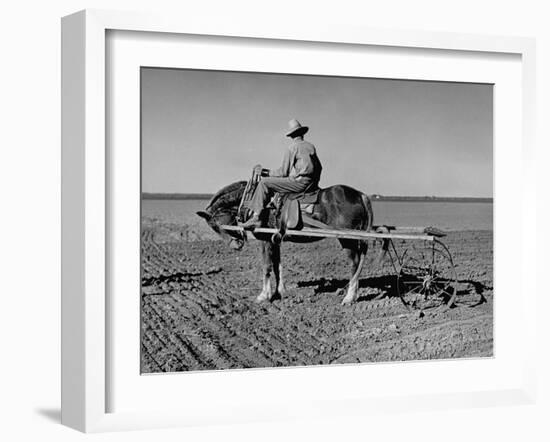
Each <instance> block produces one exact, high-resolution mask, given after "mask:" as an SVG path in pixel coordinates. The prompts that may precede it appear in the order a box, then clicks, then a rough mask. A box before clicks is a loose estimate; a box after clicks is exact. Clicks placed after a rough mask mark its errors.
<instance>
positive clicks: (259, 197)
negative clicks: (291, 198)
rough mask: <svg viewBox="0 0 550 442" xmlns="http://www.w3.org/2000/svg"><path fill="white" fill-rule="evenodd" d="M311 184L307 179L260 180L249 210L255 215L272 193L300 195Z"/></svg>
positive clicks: (271, 178)
mask: <svg viewBox="0 0 550 442" xmlns="http://www.w3.org/2000/svg"><path fill="white" fill-rule="evenodd" d="M310 184H311V180H310V179H309V178H300V180H297V179H296V178H290V177H284V178H279V177H267V178H262V179H261V180H260V182H259V183H258V186H257V187H256V190H255V191H254V196H253V197H252V202H251V204H250V208H251V209H252V210H253V211H254V213H256V214H260V212H261V211H262V210H263V209H264V207H265V206H266V204H267V203H268V201H269V199H270V198H271V197H272V196H273V194H274V193H301V192H303V191H304V190H306V189H307V188H308V187H309V185H310Z"/></svg>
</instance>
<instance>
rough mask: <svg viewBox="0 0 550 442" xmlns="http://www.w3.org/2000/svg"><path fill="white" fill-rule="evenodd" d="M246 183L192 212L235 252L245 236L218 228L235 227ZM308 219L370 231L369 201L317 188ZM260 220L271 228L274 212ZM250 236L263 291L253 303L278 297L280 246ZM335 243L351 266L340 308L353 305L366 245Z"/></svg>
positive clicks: (349, 191) (339, 188)
mask: <svg viewBox="0 0 550 442" xmlns="http://www.w3.org/2000/svg"><path fill="white" fill-rule="evenodd" d="M246 184H247V183H246V181H238V182H235V183H232V184H230V185H228V186H225V187H223V188H222V189H220V190H219V191H218V192H217V193H216V194H215V195H214V196H213V197H212V199H211V200H210V201H209V203H208V205H207V206H206V208H205V209H204V210H202V211H198V212H196V213H197V215H198V216H200V217H201V218H204V219H205V220H206V222H207V223H208V225H209V226H210V228H212V230H214V231H215V232H216V233H217V234H218V235H219V236H220V237H221V238H222V239H223V240H224V241H225V242H226V243H228V245H229V246H231V247H232V248H233V249H235V250H240V249H242V247H243V246H244V243H245V241H246V235H245V234H243V233H242V232H239V231H226V230H224V229H222V228H221V227H220V226H221V225H230V226H235V225H237V224H238V223H237V215H238V208H239V204H240V202H241V199H242V196H243V193H244V190H245V187H246ZM264 212H265V211H264ZM311 217H312V218H314V219H316V220H318V221H321V222H322V223H324V224H326V225H327V226H329V227H331V228H335V229H354V230H363V231H370V230H372V225H373V210H372V204H371V200H370V198H369V197H368V196H367V195H366V194H364V193H363V192H360V191H358V190H356V189H354V188H352V187H349V186H345V185H334V186H330V187H327V188H324V189H320V190H319V195H318V199H317V203H316V204H315V206H314V210H313V214H312V215H311ZM263 219H264V222H265V225H266V227H275V226H276V216H275V213H274V209H270V211H269V212H268V216H267V217H263ZM253 235H254V236H255V237H256V238H257V239H260V240H261V244H262V247H261V251H262V264H263V265H262V267H263V288H262V291H261V292H260V294H259V295H258V296H257V298H256V302H266V301H272V300H274V299H278V298H281V297H282V296H283V295H284V294H285V292H286V289H285V284H284V280H283V274H282V265H281V246H280V243H277V242H273V241H270V240H269V239H266V237H265V236H264V237H260V236H257V235H255V234H254V233H253ZM323 239H325V238H322V237H321V238H319V237H317V238H304V237H299V238H298V237H290V238H286V239H285V241H293V242H302V243H303V242H308V243H309V242H314V241H320V240H323ZM338 241H339V242H340V245H341V246H342V248H343V249H344V250H345V251H346V254H347V257H348V259H349V261H350V263H351V278H350V280H349V283H348V284H347V293H346V295H345V296H344V298H343V300H342V304H343V305H348V304H352V303H354V302H355V301H356V300H357V297H358V289H359V275H360V273H361V269H362V268H363V265H364V262H365V256H366V254H367V251H368V242H367V241H362V240H351V239H339V240H338ZM383 249H384V247H383ZM383 252H384V251H383V250H381V252H380V253H381V254H380V255H379V256H378V258H377V261H381V259H382V258H383V256H382V254H383ZM373 262H374V260H373ZM272 273H273V274H274V276H275V290H274V291H272V288H271V274H272Z"/></svg>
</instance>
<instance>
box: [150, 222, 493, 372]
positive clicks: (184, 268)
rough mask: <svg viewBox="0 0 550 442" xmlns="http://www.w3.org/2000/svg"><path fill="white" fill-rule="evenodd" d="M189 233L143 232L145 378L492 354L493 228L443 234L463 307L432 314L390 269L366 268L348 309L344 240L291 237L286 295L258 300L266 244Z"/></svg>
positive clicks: (159, 228) (286, 248) (168, 228)
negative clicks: (412, 301) (399, 287)
mask: <svg viewBox="0 0 550 442" xmlns="http://www.w3.org/2000/svg"><path fill="white" fill-rule="evenodd" d="M185 234H186V232H185V231H184V229H182V228H181V227H178V226H175V225H167V224H163V225H160V224H157V225H154V226H144V227H143V230H142V357H141V364H142V367H141V368H142V372H143V373H154V372H173V371H186V370H216V369H231V368H247V367H277V366H296V365H317V364H334V363H357V362H374V361H399V360H412V359H447V358H465V357H488V356H492V353H493V252H492V243H493V235H492V232H491V231H466V232H452V233H450V234H449V236H447V237H446V238H445V239H444V242H445V244H446V245H447V246H448V247H449V249H450V251H451V253H452V255H453V257H454V259H455V265H456V270H457V273H458V281H459V286H458V297H457V304H458V307H457V308H453V309H449V310H447V311H440V312H437V313H428V314H426V315H425V316H423V317H419V316H418V314H417V313H408V312H407V310H406V309H405V307H404V306H403V304H402V303H401V301H400V299H399V298H398V297H397V294H396V291H395V282H394V281H395V277H394V276H392V269H391V267H390V266H389V264H388V265H385V266H384V267H383V268H382V269H380V270H379V271H377V272H372V271H369V269H364V270H363V273H362V277H361V280H360V298H359V301H358V302H357V303H356V304H354V305H352V306H342V305H341V304H340V302H341V300H342V297H343V294H341V293H340V291H341V290H340V289H341V288H342V287H343V286H344V285H345V284H346V282H347V280H348V278H349V264H348V262H347V260H346V258H345V255H344V252H343V251H342V249H341V248H340V246H339V244H338V242H337V241H336V240H330V239H327V240H324V241H321V242H318V243H314V244H309V245H300V244H291V243H285V244H283V266H284V267H283V272H284V276H285V279H286V283H287V293H286V295H285V296H284V297H283V298H282V299H281V300H278V301H275V302H273V303H270V304H256V303H255V302H254V300H255V298H256V296H257V295H258V294H259V292H260V291H261V269H260V262H261V261H260V253H259V243H258V242H257V241H250V242H249V243H248V244H247V245H246V246H245V248H244V249H243V250H242V251H240V252H235V251H232V250H230V249H229V248H227V247H226V246H225V245H224V244H223V243H222V242H220V241H208V240H203V241H191V242H189V241H185V240H184V239H185ZM380 294H383V295H385V297H384V298H383V299H380V300H374V299H373V298H375V297H376V296H377V295H380ZM480 300H484V301H485V302H481V303H480V302H479V301H480Z"/></svg>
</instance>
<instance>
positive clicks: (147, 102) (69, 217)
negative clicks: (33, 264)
mask: <svg viewBox="0 0 550 442" xmlns="http://www.w3.org/2000/svg"><path fill="white" fill-rule="evenodd" d="M329 29H330V31H327V27H326V26H318V27H317V26H313V25H312V26H307V27H305V28H301V29H295V28H294V27H288V28H285V27H280V26H277V27H275V26H274V25H273V24H271V25H270V24H269V23H261V24H260V23H255V24H251V23H247V22H245V21H244V20H243V22H242V23H237V22H232V23H230V24H224V25H220V24H212V23H209V22H207V21H206V20H205V21H202V20H197V19H193V20H190V19H183V20H181V19H180V18H178V19H177V20H175V19H172V18H170V17H156V16H151V15H141V14H130V13H114V12H108V11H83V12H79V13H76V14H74V15H71V16H68V17H65V18H64V19H63V22H62V37H63V38H62V46H63V48H62V49H63V63H62V65H63V66H62V72H63V85H62V100H63V103H62V104H63V115H62V119H63V129H62V135H63V150H62V152H63V160H62V173H63V185H62V206H63V208H62V219H63V232H62V241H63V244H62V269H63V276H62V290H63V293H62V309H63V311H62V321H63V322H62V351H63V360H62V370H63V373H62V388H63V390H62V422H63V423H64V424H66V425H68V426H70V427H73V428H76V429H79V430H81V431H86V432H88V431H109V430H120V429H137V428H155V427H166V426H186V425H207V424H216V423H228V422H235V423H237V422H254V421H262V420H273V419H287V418H310V417H319V416H338V415H356V414H369V413H372V412H374V411H377V412H379V411H380V410H383V411H387V412H390V413H391V412H396V411H403V410H414V409H420V408H422V409H441V408H453V407H454V408H460V407H471V406H488V405H499V404H504V403H506V404H509V403H518V404H519V403H530V402H532V401H533V400H534V399H533V397H534V382H535V375H534V359H533V355H534V348H531V347H534V340H533V339H532V338H533V336H534V333H535V324H534V312H533V310H534V306H535V301H534V297H535V293H536V291H535V290H534V288H533V285H534V281H533V279H531V278H528V277H527V276H526V273H525V269H527V268H528V267H529V266H532V265H533V260H534V256H535V254H534V253H533V250H532V248H533V247H535V245H534V244H531V243H529V242H527V241H523V239H525V238H526V234H527V226H528V225H529V223H530V222H531V220H532V219H533V218H534V205H533V204H532V198H533V196H532V195H534V187H535V186H534V178H533V177H530V176H527V175H526V174H525V173H523V171H522V169H521V165H522V164H527V162H528V161H529V158H530V156H531V155H532V149H533V148H532V137H533V129H532V124H533V112H534V98H533V97H534V92H535V91H534V42H533V41H532V40H530V39H523V38H509V37H489V36H476V35H456V34H444V33H440V34H432V33H425V32H412V31H410V32H403V31H399V32H398V31H395V32H392V31H380V30H370V29H350V28H344V27H338V26H330V27H329ZM511 176H514V179H510V177H511ZM520 181H521V182H522V185H521V186H520V185H518V182H520ZM512 202H513V203H512ZM518 207H521V211H520V212H521V216H520V218H519V219H520V222H518V217H517V216H514V217H512V216H510V213H511V211H517V210H518V209H517V208H518ZM512 237H513V238H514V240H511V238H512ZM518 269H519V270H518ZM510 275H514V277H513V278H510ZM531 343H532V344H531ZM450 380H452V381H450Z"/></svg>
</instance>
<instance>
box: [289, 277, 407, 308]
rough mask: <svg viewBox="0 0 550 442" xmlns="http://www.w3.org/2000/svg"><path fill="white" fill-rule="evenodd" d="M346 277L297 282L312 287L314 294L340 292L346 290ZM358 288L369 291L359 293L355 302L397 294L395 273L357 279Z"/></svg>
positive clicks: (300, 285) (299, 284)
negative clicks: (368, 290) (368, 291)
mask: <svg viewBox="0 0 550 442" xmlns="http://www.w3.org/2000/svg"><path fill="white" fill-rule="evenodd" d="M348 283H349V280H348V279H341V278H318V279H313V280H310V281H301V282H298V284H297V286H298V287H313V288H314V291H313V292H314V293H315V294H316V295H318V294H322V293H340V292H343V291H345V290H346V288H347V286H348ZM359 288H360V289H361V288H363V289H367V288H368V289H370V293H367V294H366V295H361V296H359V298H358V299H357V302H363V301H370V300H373V299H375V298H378V297H380V296H384V297H386V296H389V297H393V296H399V292H398V290H397V278H396V276H395V275H383V276H371V277H368V278H361V279H359Z"/></svg>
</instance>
